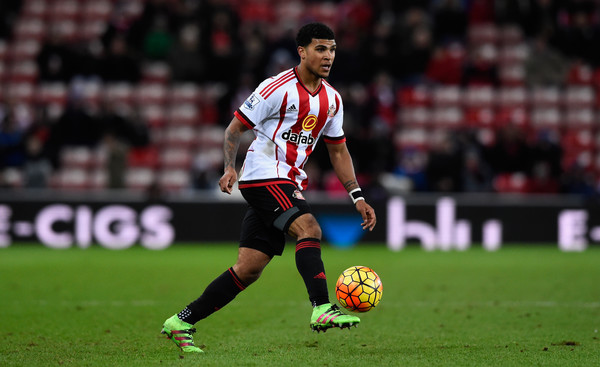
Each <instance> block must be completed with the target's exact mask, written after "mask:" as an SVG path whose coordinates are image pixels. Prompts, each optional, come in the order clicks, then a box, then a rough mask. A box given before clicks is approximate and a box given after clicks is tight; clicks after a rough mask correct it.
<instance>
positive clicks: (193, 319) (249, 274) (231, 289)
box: [162, 247, 271, 353]
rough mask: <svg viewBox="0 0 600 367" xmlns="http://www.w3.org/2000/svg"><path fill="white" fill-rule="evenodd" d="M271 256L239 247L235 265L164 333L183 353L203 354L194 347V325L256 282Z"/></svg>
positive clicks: (172, 319) (166, 326) (167, 323)
mask: <svg viewBox="0 0 600 367" xmlns="http://www.w3.org/2000/svg"><path fill="white" fill-rule="evenodd" d="M270 260H271V257H269V256H268V255H266V254H264V253H263V252H260V251H258V250H255V249H251V248H247V247H240V248H239V252H238V259H237V262H236V263H235V265H234V266H232V267H231V268H229V269H227V270H226V271H225V272H224V273H223V274H221V275H219V276H218V277H217V278H216V279H215V280H213V281H212V282H211V283H210V284H209V285H208V286H207V287H206V289H205V290H204V292H203V293H202V295H201V296H200V297H198V298H197V299H196V300H195V301H193V302H191V303H190V304H189V305H188V306H187V307H186V308H185V309H183V310H182V311H181V312H179V313H178V314H176V315H173V316H172V317H170V318H169V319H167V320H166V321H165V324H164V325H163V330H162V332H163V333H164V334H167V336H168V337H169V338H170V339H171V340H173V342H175V344H176V345H177V346H178V347H180V348H181V349H182V350H183V351H184V352H197V353H201V352H202V350H201V349H200V348H198V347H196V346H195V345H194V341H193V338H192V334H193V333H194V332H195V331H196V330H195V328H194V327H193V325H194V324H195V323H197V322H198V321H200V320H202V319H204V318H206V317H208V316H209V315H211V314H212V313H214V312H216V311H218V310H220V309H221V308H223V307H224V306H225V305H227V304H228V303H229V302H231V301H232V300H233V299H234V298H235V297H236V296H237V295H238V294H239V293H240V292H241V291H243V290H244V289H246V287H247V286H249V285H250V284H252V283H254V282H255V281H256V280H257V279H258V278H259V277H260V274H261V273H262V271H263V269H264V268H265V266H267V264H268V263H269V261H270Z"/></svg>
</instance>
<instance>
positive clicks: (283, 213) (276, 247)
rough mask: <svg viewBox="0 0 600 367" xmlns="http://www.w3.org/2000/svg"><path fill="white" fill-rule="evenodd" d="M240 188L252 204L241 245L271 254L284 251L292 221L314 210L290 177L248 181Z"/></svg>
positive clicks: (271, 255)
mask: <svg viewBox="0 0 600 367" xmlns="http://www.w3.org/2000/svg"><path fill="white" fill-rule="evenodd" d="M239 188H240V192H241V193H242V196H243V197H244V199H246V201H247V202H248V205H249V206H250V207H249V208H248V212H247V213H246V217H245V218H244V221H243V222H242V233H241V238H240V246H241V247H249V248H253V249H256V250H259V251H261V252H263V253H265V254H267V255H269V256H270V257H273V256H275V255H281V254H282V253H283V248H284V246H285V234H286V233H287V231H288V229H289V227H290V225H291V224H292V222H293V221H294V220H295V219H296V218H298V217H299V216H301V215H302V214H305V213H310V212H311V210H310V206H309V205H308V203H307V202H306V200H304V197H303V196H302V193H301V192H300V190H298V187H297V186H296V184H294V182H292V181H290V180H267V181H244V182H240V183H239Z"/></svg>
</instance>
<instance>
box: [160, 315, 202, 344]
mask: <svg viewBox="0 0 600 367" xmlns="http://www.w3.org/2000/svg"><path fill="white" fill-rule="evenodd" d="M193 326H194V325H192V324H188V323H187V322H183V321H181V320H179V317H177V315H173V316H171V317H169V318H168V319H167V320H166V321H165V323H164V325H163V328H162V331H161V334H166V335H167V337H168V338H169V339H171V340H172V341H173V343H175V345H177V346H178V347H179V348H181V350H182V351H184V352H186V353H204V351H203V350H202V349H200V348H198V347H197V346H195V345H194V339H193V338H192V334H193V333H195V332H196V329H195V328H194V327H193Z"/></svg>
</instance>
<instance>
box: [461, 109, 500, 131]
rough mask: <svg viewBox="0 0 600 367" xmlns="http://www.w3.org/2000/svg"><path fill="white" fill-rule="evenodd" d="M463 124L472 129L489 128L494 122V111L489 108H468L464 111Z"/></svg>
mask: <svg viewBox="0 0 600 367" xmlns="http://www.w3.org/2000/svg"><path fill="white" fill-rule="evenodd" d="M464 116H465V117H464V119H465V123H466V124H467V126H469V127H473V128H484V127H488V128H491V127H493V126H494V124H495V122H496V118H495V112H494V109H493V108H491V107H468V108H466V109H465V110H464Z"/></svg>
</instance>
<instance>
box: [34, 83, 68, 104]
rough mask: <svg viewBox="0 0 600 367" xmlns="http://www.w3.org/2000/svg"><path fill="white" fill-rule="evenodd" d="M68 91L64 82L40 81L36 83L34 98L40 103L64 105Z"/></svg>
mask: <svg viewBox="0 0 600 367" xmlns="http://www.w3.org/2000/svg"><path fill="white" fill-rule="evenodd" d="M67 99H68V91H67V86H66V84H64V83H61V82H56V83H42V84H39V85H38V88H37V90H36V96H35V100H36V102H37V103H40V104H42V105H48V104H58V105H61V106H65V105H66V104H67Z"/></svg>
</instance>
